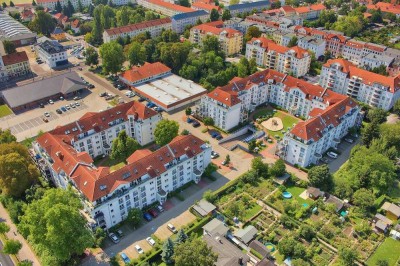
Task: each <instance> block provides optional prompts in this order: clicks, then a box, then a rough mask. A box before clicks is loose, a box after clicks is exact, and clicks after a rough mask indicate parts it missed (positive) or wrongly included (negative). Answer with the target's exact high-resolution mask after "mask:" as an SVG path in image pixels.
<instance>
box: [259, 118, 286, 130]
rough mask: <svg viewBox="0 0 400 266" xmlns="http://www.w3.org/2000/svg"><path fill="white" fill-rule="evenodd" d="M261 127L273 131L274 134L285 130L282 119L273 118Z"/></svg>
mask: <svg viewBox="0 0 400 266" xmlns="http://www.w3.org/2000/svg"><path fill="white" fill-rule="evenodd" d="M261 125H262V126H263V127H264V128H266V129H268V130H271V131H273V132H276V131H280V130H282V129H283V122H282V119H280V118H279V117H272V118H270V119H268V120H267V121H264V122H262V123H261Z"/></svg>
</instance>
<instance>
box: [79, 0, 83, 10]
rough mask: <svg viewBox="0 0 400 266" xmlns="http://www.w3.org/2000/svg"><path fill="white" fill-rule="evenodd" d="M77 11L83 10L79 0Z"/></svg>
mask: <svg viewBox="0 0 400 266" xmlns="http://www.w3.org/2000/svg"><path fill="white" fill-rule="evenodd" d="M78 11H79V12H83V5H82V1H81V0H78Z"/></svg>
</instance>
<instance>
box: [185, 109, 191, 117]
mask: <svg viewBox="0 0 400 266" xmlns="http://www.w3.org/2000/svg"><path fill="white" fill-rule="evenodd" d="M185 114H186V116H189V115H191V114H192V108H190V107H188V108H186V109H185Z"/></svg>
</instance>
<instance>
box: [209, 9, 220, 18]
mask: <svg viewBox="0 0 400 266" xmlns="http://www.w3.org/2000/svg"><path fill="white" fill-rule="evenodd" d="M218 19H219V13H218V10H216V9H215V8H213V9H212V10H211V13H210V20H211V21H217V20H218Z"/></svg>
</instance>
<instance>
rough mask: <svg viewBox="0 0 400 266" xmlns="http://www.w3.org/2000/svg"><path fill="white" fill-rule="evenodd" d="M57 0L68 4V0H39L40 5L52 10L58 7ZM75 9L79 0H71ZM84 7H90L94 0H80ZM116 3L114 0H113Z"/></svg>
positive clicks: (64, 4) (62, 4)
mask: <svg viewBox="0 0 400 266" xmlns="http://www.w3.org/2000/svg"><path fill="white" fill-rule="evenodd" d="M57 1H60V4H61V6H68V0H37V1H36V3H37V5H38V6H42V7H44V8H48V9H51V10H55V9H56V5H57ZM70 1H71V3H72V5H73V6H74V8H75V9H77V8H78V7H79V4H78V3H79V0H70ZM80 1H81V4H82V6H83V7H88V6H89V5H91V4H92V0H80ZM113 3H114V1H113Z"/></svg>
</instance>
